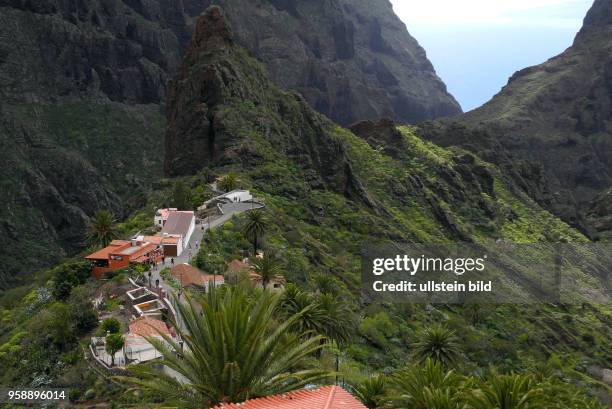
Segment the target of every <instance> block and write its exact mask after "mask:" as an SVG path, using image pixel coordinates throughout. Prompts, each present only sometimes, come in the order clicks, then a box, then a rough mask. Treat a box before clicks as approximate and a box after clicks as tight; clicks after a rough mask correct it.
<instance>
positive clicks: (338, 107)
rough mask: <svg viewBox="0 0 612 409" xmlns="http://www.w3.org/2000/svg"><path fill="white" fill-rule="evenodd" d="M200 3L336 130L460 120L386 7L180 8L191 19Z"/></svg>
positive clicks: (347, 0)
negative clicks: (218, 13)
mask: <svg viewBox="0 0 612 409" xmlns="http://www.w3.org/2000/svg"><path fill="white" fill-rule="evenodd" d="M202 3H205V4H206V3H208V4H219V5H221V6H222V7H223V9H224V10H225V12H226V14H227V16H228V19H229V20H230V22H231V23H232V26H233V27H234V33H235V37H236V41H237V42H238V43H239V44H241V45H242V46H244V47H246V48H247V49H249V50H250V51H251V52H252V53H253V54H254V55H255V56H256V57H257V58H258V59H259V60H261V61H263V62H264V64H265V65H266V68H267V70H268V72H269V73H270V78H271V79H272V80H273V81H274V82H275V83H276V84H277V85H279V86H280V87H282V88H286V89H293V90H296V91H298V92H300V93H301V94H302V95H303V96H304V97H305V98H306V100H307V101H308V102H309V103H310V104H311V105H312V106H313V107H314V108H315V109H316V110H318V111H319V112H321V113H323V114H325V115H326V116H328V117H329V118H331V119H332V120H334V121H335V122H337V123H339V124H341V125H347V124H350V123H353V122H355V121H359V120H366V119H378V118H381V117H389V118H393V119H396V120H399V121H401V122H408V123H415V122H418V121H422V120H425V119H431V118H437V117H441V116H450V115H455V114H458V113H460V107H459V105H458V103H457V102H456V101H455V99H454V98H453V97H452V96H451V95H450V94H449V93H448V92H447V91H446V86H445V85H444V83H443V82H442V81H441V80H440V79H439V78H438V77H437V75H436V73H435V71H434V69H433V67H432V65H431V63H430V62H429V61H428V60H427V57H426V55H425V51H424V50H423V49H422V48H421V47H420V46H419V44H418V43H417V41H416V40H415V39H414V38H412V37H411V36H410V35H409V34H408V31H407V30H406V27H405V25H404V24H403V23H402V22H401V21H400V19H399V18H398V17H397V16H396V15H395V14H394V13H393V9H392V6H391V4H390V3H389V1H388V0H375V1H368V0H358V1H355V0H314V1H313V0H297V1H283V0H266V1H243V0H216V1H204V2H201V1H197V2H195V1H186V2H185V9H186V11H187V13H190V14H191V15H192V16H197V15H198V14H199V13H200V12H201V8H200V7H201V5H202Z"/></svg>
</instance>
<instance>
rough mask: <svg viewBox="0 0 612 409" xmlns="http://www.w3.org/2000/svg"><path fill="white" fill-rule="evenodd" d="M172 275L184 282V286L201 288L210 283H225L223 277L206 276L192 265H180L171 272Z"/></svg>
mask: <svg viewBox="0 0 612 409" xmlns="http://www.w3.org/2000/svg"><path fill="white" fill-rule="evenodd" d="M170 272H171V273H172V275H173V276H174V277H175V278H176V279H177V280H179V281H180V282H182V284H183V286H185V287H186V286H188V285H197V286H200V287H203V286H204V283H206V282H208V281H216V282H219V283H220V282H223V281H224V278H223V276H222V275H208V274H204V272H202V271H201V270H200V269H198V268H196V267H194V266H192V265H190V264H185V263H183V264H178V265H176V266H174V267H172V269H171V270H170Z"/></svg>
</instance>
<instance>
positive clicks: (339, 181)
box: [165, 6, 360, 194]
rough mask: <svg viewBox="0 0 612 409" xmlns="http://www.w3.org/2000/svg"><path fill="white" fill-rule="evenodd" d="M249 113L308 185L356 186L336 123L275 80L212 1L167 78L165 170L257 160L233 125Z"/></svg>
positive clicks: (346, 189)
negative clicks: (304, 172) (303, 172)
mask: <svg viewBox="0 0 612 409" xmlns="http://www.w3.org/2000/svg"><path fill="white" fill-rule="evenodd" d="M254 113H257V114H256V115H257V116H256V118H249V119H250V120H249V119H247V121H248V122H249V125H251V126H253V128H264V129H265V135H266V138H267V142H268V143H271V144H272V145H273V146H274V148H275V149H277V150H279V151H280V152H283V153H284V154H286V155H288V156H289V157H290V158H292V159H293V160H295V161H297V162H298V163H299V164H300V166H302V167H303V168H305V169H309V170H310V171H311V172H312V173H311V176H312V180H311V183H312V184H313V185H316V186H319V187H327V188H330V189H333V190H337V191H341V192H344V193H346V194H351V193H353V192H354V191H356V190H359V189H360V188H359V186H358V184H357V182H356V181H355V180H354V179H353V177H352V171H351V165H350V163H349V162H348V161H347V160H346V158H345V152H344V150H343V147H342V145H341V144H340V143H339V141H337V140H335V138H334V137H333V136H332V134H331V131H330V130H331V128H332V127H333V126H334V125H333V124H332V123H331V122H330V121H329V120H327V119H326V118H324V117H323V116H321V115H320V114H318V113H316V112H315V111H314V110H313V109H312V108H311V107H310V106H309V105H308V103H307V102H306V101H304V99H303V98H302V97H301V96H300V95H298V94H291V93H289V94H288V93H285V92H283V91H281V90H279V89H277V88H276V87H274V86H273V85H272V84H271V82H270V80H269V79H268V78H267V76H266V75H265V72H264V69H263V67H261V66H260V65H259V64H258V63H257V62H256V61H255V60H254V59H253V58H252V57H250V56H249V55H248V52H247V51H246V50H245V49H243V48H242V47H240V46H238V45H236V44H235V42H234V35H233V33H232V30H231V28H230V26H229V24H228V22H227V19H226V17H225V15H224V13H223V11H222V9H221V8H220V7H218V6H211V7H210V8H209V9H207V11H206V12H205V14H203V15H202V16H201V17H200V18H199V19H198V22H197V24H196V29H195V33H194V35H193V38H192V40H191V42H190V43H189V47H188V50H187V54H186V56H185V59H184V62H183V65H182V66H181V68H180V73H179V75H178V78H177V79H176V80H173V81H171V82H170V84H169V86H168V101H167V123H168V127H167V133H166V161H165V171H166V174H167V175H169V176H179V175H189V174H194V173H196V172H198V171H199V170H201V169H202V168H204V167H223V166H232V165H233V166H238V167H243V168H248V167H249V166H254V165H256V164H258V163H261V161H262V160H263V159H264V157H263V156H264V155H263V154H262V153H261V152H258V151H257V150H254V149H250V146H249V143H250V141H249V135H248V133H247V134H245V132H248V129H246V130H245V129H240V127H239V126H237V125H238V123H239V122H241V121H243V120H244V119H245V118H248V117H249V116H251V115H253V114H254ZM236 115H238V116H241V115H244V118H241V119H240V120H238V119H237V118H236V117H235V116H236Z"/></svg>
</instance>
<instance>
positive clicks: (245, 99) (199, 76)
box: [165, 6, 583, 242]
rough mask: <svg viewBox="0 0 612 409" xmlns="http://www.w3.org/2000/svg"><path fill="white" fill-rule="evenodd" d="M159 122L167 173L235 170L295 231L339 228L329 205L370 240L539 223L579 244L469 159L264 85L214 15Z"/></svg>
mask: <svg viewBox="0 0 612 409" xmlns="http://www.w3.org/2000/svg"><path fill="white" fill-rule="evenodd" d="M167 123H168V126H167V132H166V149H165V151H166V160H165V171H166V174H167V175H168V176H171V177H174V176H188V175H195V174H197V173H198V172H200V171H201V170H202V169H204V168H209V169H211V170H213V171H214V172H215V173H217V174H223V173H225V172H229V171H236V172H239V173H240V174H241V177H243V178H245V179H244V181H245V183H249V184H252V186H254V187H255V188H257V190H258V191H259V192H261V193H262V194H265V195H267V196H266V197H267V198H269V199H270V201H267V203H268V205H270V206H274V203H283V204H284V205H281V208H280V209H278V211H279V212H281V213H282V212H286V213H288V214H291V215H292V216H290V217H292V218H296V217H297V218H298V219H299V222H300V223H303V222H306V223H309V224H312V225H317V226H319V225H323V224H324V223H335V221H331V220H329V219H326V218H325V217H324V215H325V213H326V211H329V209H328V207H330V206H331V207H333V206H337V207H339V208H342V210H338V211H339V212H345V211H350V212H355V213H354V217H355V218H356V219H355V220H362V221H361V222H358V223H355V225H353V224H352V222H350V223H351V224H350V225H348V226H346V228H347V229H349V230H350V229H358V230H363V229H365V230H367V231H369V232H370V233H371V235H372V240H373V239H375V238H379V239H380V238H384V239H391V240H396V241H407V240H412V241H421V242H428V241H446V240H449V239H460V240H465V241H471V240H473V239H474V237H492V238H500V237H506V236H508V237H510V238H512V237H513V236H512V235H513V234H515V233H516V232H522V231H523V227H522V226H525V225H529V224H530V221H532V222H533V223H532V224H533V226H534V227H533V230H532V232H537V231H538V227H536V225H541V223H542V221H543V220H549V222H550V223H551V226H554V227H551V228H550V229H548V225H547V230H549V231H547V232H543V231H540V232H537V233H531V232H530V233H529V237H528V239H533V240H540V239H546V238H549V239H551V240H553V236H552V235H554V234H560V235H561V236H563V237H567V238H568V239H572V238H574V239H578V240H580V239H581V238H583V237H582V236H581V235H580V234H578V233H577V232H575V231H573V230H572V229H569V228H568V227H567V226H566V225H564V224H563V223H561V222H560V221H559V220H556V219H555V218H554V217H553V216H551V215H550V214H548V213H547V212H545V211H543V210H542V209H541V208H540V207H539V206H538V205H536V204H535V202H533V201H532V200H531V199H529V198H528V196H527V195H526V194H525V193H524V192H523V191H522V189H519V188H518V187H517V186H516V184H515V183H514V182H513V181H511V180H509V179H508V178H506V177H505V176H504V175H502V174H500V172H499V170H498V169H496V168H495V167H494V166H492V165H490V164H488V163H486V162H483V161H482V160H481V159H480V158H478V157H477V156H476V155H474V154H472V153H470V152H467V151H464V150H461V149H453V150H446V149H443V148H440V147H438V146H435V145H433V144H431V143H426V142H424V141H423V140H421V139H420V138H419V137H418V136H416V135H415V134H414V132H413V129H412V128H410V127H408V126H403V127H401V126H397V125H396V124H395V123H394V122H393V121H391V120H380V121H377V122H374V121H364V122H361V123H358V124H355V125H354V126H353V128H352V130H353V132H354V133H352V132H350V131H349V130H346V129H342V128H340V127H339V126H338V125H335V124H334V123H333V122H331V121H330V120H329V119H327V118H325V117H324V116H323V115H321V114H319V113H317V112H316V111H315V110H314V109H313V108H312V107H311V106H310V105H309V104H308V103H306V101H305V100H304V99H303V98H302V97H301V96H300V95H298V94H295V93H293V92H286V91H283V90H281V89H279V88H277V87H276V86H275V85H274V84H272V83H271V81H270V80H269V79H268V78H267V76H266V73H265V69H264V67H263V66H262V65H260V64H259V63H258V62H257V60H255V59H254V58H253V57H252V56H251V55H250V54H249V52H248V51H247V50H246V49H244V48H243V47H241V46H240V45H239V44H238V43H237V42H236V40H235V34H234V33H233V32H232V30H231V28H230V26H229V23H228V21H227V18H226V16H225V14H224V12H223V11H222V9H221V8H220V7H218V6H211V7H210V8H209V9H208V10H207V11H206V13H205V14H204V15H202V16H201V17H200V18H199V19H198V22H197V25H196V30H195V33H194V36H193V38H192V40H191V42H190V44H189V46H188V51H187V54H186V56H185V59H184V62H183V65H182V66H181V68H180V70H179V75H178V76H177V78H176V79H174V80H172V81H171V82H170V84H169V87H168V100H167ZM287 203H291V205H289V206H287V205H286V204H287ZM298 209H300V210H298ZM348 209H350V210H348ZM296 214H298V215H297V216H296ZM535 214H537V217H538V220H537V221H534V215H535ZM357 215H359V216H357ZM288 217H289V216H288ZM296 222H297V221H296ZM366 226H367V227H366ZM530 229H531V227H530ZM549 232H550V233H551V234H552V235H549ZM520 234H522V233H520ZM521 239H525V237H522V236H521ZM368 240H369V239H368Z"/></svg>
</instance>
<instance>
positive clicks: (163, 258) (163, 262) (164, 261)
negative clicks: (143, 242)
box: [162, 256, 166, 265]
mask: <svg viewBox="0 0 612 409" xmlns="http://www.w3.org/2000/svg"><path fill="white" fill-rule="evenodd" d="M162 264H163V265H166V256H162Z"/></svg>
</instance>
